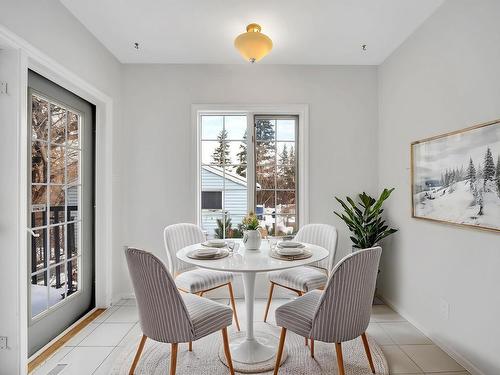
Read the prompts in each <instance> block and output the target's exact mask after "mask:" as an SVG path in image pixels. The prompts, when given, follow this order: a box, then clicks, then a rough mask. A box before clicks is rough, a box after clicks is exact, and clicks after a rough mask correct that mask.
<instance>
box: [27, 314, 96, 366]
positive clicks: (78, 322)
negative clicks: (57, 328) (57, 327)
mask: <svg viewBox="0 0 500 375" xmlns="http://www.w3.org/2000/svg"><path fill="white" fill-rule="evenodd" d="M97 309H100V307H94V308H93V309H92V310H90V311H89V312H88V313H86V314H85V315H84V316H82V317H81V318H80V319H78V320H77V321H76V322H74V323H73V324H72V325H70V326H69V327H68V328H66V329H65V330H64V331H62V332H61V333H60V334H59V335H57V336H56V337H54V338H53V339H52V340H51V341H50V342H49V343H47V344H46V345H45V346H43V347H42V348H41V349H39V350H38V351H37V352H35V353H33V354H32V355H31V356H30V357H29V358H28V362H30V361H32V360H34V359H35V358H36V357H38V356H39V355H40V354H42V353H43V352H44V351H45V350H47V349H48V348H50V347H51V346H52V345H53V344H54V343H55V342H57V341H58V340H59V339H61V337H63V336H64V335H65V334H67V333H68V332H70V331H71V330H72V329H73V328H75V327H76V326H77V325H78V324H80V323H81V322H82V321H84V320H85V319H87V318H88V317H89V316H90V315H92V314H93V313H94V312H95V311H96V310H97Z"/></svg>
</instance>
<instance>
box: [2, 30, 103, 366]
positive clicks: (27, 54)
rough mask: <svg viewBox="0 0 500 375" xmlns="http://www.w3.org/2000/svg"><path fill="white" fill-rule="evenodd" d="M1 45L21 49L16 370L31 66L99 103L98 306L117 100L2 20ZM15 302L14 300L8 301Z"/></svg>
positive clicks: (22, 326)
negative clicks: (7, 26) (40, 48)
mask: <svg viewBox="0 0 500 375" xmlns="http://www.w3.org/2000/svg"><path fill="white" fill-rule="evenodd" d="M0 46H1V47H2V48H8V49H12V50H15V51H18V53H19V56H20V58H19V63H18V64H19V66H18V77H17V78H16V79H15V80H14V79H13V81H16V82H17V84H18V85H19V90H18V92H19V97H18V102H19V108H18V109H17V110H18V112H19V113H18V115H17V119H18V121H17V122H18V123H17V127H18V134H17V149H18V154H17V158H18V165H19V168H18V175H17V182H18V184H19V187H20V189H19V195H18V197H17V199H18V210H19V215H18V233H17V237H18V247H19V249H18V250H19V251H18V254H19V255H18V260H17V267H18V274H19V293H18V298H19V300H18V308H19V316H18V317H19V319H18V324H19V329H18V332H19V337H18V341H19V348H18V349H17V348H16V350H17V351H18V353H17V356H18V358H19V361H18V364H19V367H18V373H19V374H23V373H25V372H26V366H27V362H28V358H27V347H28V346H27V341H28V339H27V332H28V331H27V321H28V317H27V310H28V309H27V295H28V293H27V288H28V277H27V255H26V254H27V246H28V235H27V231H26V228H27V224H28V223H27V209H28V189H27V186H26V184H27V174H28V168H29V165H28V158H27V156H26V155H27V154H28V143H27V142H28V133H27V121H28V119H27V113H28V108H27V105H28V101H27V84H28V69H31V70H33V71H35V72H37V73H39V74H41V75H42V76H44V77H46V78H47V79H49V80H51V81H53V82H55V83H57V84H58V85H60V86H62V87H64V88H66V89H68V90H69V91H71V92H74V93H75V94H77V95H78V96H80V97H82V98H83V99H85V100H87V101H88V102H90V103H92V104H94V105H95V107H96V149H95V153H96V174H95V176H96V181H95V205H96V207H95V223H94V225H95V259H94V261H95V285H96V288H95V292H96V307H100V308H105V307H108V306H110V304H111V293H112V290H111V287H112V274H111V265H112V262H111V256H112V248H113V238H112V228H113V206H112V201H113V199H112V176H113V173H112V172H113V163H112V161H113V160H112V154H113V142H112V134H113V100H112V98H111V97H109V96H108V95H106V94H105V93H103V92H102V91H100V90H99V89H97V88H96V87H95V86H93V85H91V84H90V83H88V82H87V81H85V80H84V79H82V78H81V77H79V76H78V75H77V74H75V73H73V72H72V71H70V70H69V69H67V68H66V67H64V66H63V65H61V64H59V63H58V62H57V61H55V60H53V59H52V58H50V57H49V56H47V55H46V54H44V53H43V52H41V51H40V50H39V49H37V48H36V47H34V46H33V45H31V44H30V43H28V42H27V41H26V40H24V39H22V38H21V37H19V36H17V35H16V34H14V33H12V32H11V31H10V30H8V29H7V28H5V27H4V26H2V25H0ZM9 303H11V301H9Z"/></svg>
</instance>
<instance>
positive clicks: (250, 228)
mask: <svg viewBox="0 0 500 375" xmlns="http://www.w3.org/2000/svg"><path fill="white" fill-rule="evenodd" d="M259 228H260V223H259V219H258V218H257V216H256V215H255V214H254V213H253V212H250V213H249V214H248V215H247V216H245V217H244V218H243V221H242V222H241V229H242V230H243V244H244V245H245V249H247V250H258V249H259V248H260V244H261V243H262V237H261V235H260V231H259Z"/></svg>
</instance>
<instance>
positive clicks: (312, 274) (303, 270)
mask: <svg viewBox="0 0 500 375" xmlns="http://www.w3.org/2000/svg"><path fill="white" fill-rule="evenodd" d="M294 240H295V241H299V242H305V243H310V244H313V245H318V246H321V247H324V248H325V249H327V250H328V252H329V255H328V257H327V258H326V259H324V260H322V261H320V262H316V263H315V264H312V265H310V266H302V267H295V268H290V269H286V270H282V271H273V272H269V273H268V278H269V282H270V283H271V285H270V287H269V297H268V299H267V306H266V311H265V313H264V322H265V321H266V320H267V315H268V313H269V307H270V306H271V300H272V298H273V292H274V287H275V285H278V286H280V287H282V288H286V289H289V290H291V291H292V292H295V293H297V294H298V295H299V297H300V296H301V295H302V294H304V293H307V292H310V291H311V290H314V289H322V288H324V287H325V285H326V282H327V280H328V274H329V272H330V270H331V269H332V267H333V262H334V258H335V252H336V250H337V229H335V227H333V226H331V225H327V224H307V225H304V226H303V227H302V228H300V229H299V231H298V232H297V234H296V235H295V238H294ZM306 345H307V339H306Z"/></svg>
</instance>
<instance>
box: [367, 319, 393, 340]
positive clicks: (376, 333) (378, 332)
mask: <svg viewBox="0 0 500 375" xmlns="http://www.w3.org/2000/svg"><path fill="white" fill-rule="evenodd" d="M366 334H367V335H368V336H370V337H371V338H372V339H374V340H375V341H376V342H377V343H378V344H379V345H394V344H395V343H394V341H393V340H392V339H391V337H390V336H389V335H388V334H387V332H386V331H384V329H382V327H381V326H380V323H374V322H371V323H370V324H369V326H368V329H367V330H366Z"/></svg>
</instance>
